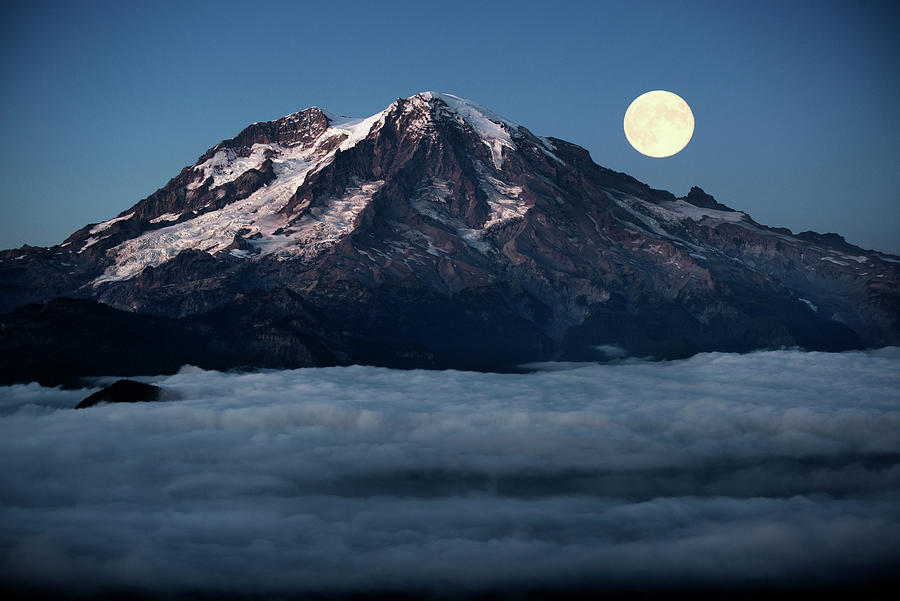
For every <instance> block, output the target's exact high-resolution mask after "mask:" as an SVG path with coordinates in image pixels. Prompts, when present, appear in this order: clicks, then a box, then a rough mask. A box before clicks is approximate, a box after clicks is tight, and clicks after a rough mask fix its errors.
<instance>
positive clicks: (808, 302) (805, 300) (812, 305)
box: [797, 298, 819, 313]
mask: <svg viewBox="0 0 900 601" xmlns="http://www.w3.org/2000/svg"><path fill="white" fill-rule="evenodd" d="M797 300H799V301H800V302H801V303H804V304H805V305H806V306H807V307H809V308H810V309H812V310H813V311H815V312H816V313H818V312H819V306H818V305H816V304H815V303H813V302H812V301H811V300H807V299H805V298H800V299H797Z"/></svg>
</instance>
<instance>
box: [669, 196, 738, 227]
mask: <svg viewBox="0 0 900 601" xmlns="http://www.w3.org/2000/svg"><path fill="white" fill-rule="evenodd" d="M659 206H660V207H662V208H663V209H665V210H666V211H669V212H671V213H674V214H675V215H677V216H678V217H680V218H682V219H685V218H686V219H690V220H692V221H703V220H704V219H710V220H712V221H719V222H727V223H739V222H741V221H745V219H746V217H747V214H746V213H741V212H740V211H719V210H718V209H706V208H703V207H698V206H694V205H692V204H691V203H689V202H685V201H683V200H674V201H666V202H661V203H659Z"/></svg>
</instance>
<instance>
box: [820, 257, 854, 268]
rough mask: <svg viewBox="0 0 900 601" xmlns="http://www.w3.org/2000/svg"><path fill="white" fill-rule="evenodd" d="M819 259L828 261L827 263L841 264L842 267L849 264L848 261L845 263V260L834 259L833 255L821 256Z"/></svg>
mask: <svg viewBox="0 0 900 601" xmlns="http://www.w3.org/2000/svg"><path fill="white" fill-rule="evenodd" d="M819 260H820V261H828V262H829V263H834V264H835V265H843V266H844V267H848V266H849V265H850V263H847V262H845V261H840V260H838V259H835V258H834V257H822V258H821V259H819Z"/></svg>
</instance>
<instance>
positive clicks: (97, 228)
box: [88, 213, 134, 234]
mask: <svg viewBox="0 0 900 601" xmlns="http://www.w3.org/2000/svg"><path fill="white" fill-rule="evenodd" d="M132 217H134V213H128V214H127V215H123V216H121V217H116V218H115V219H110V220H109V221H104V222H102V223H98V224H97V225H95V226H94V227H92V228H91V229H90V230H89V231H88V233H89V234H96V233H97V232H102V231H103V230H105V229H107V228H108V227H109V226H111V225H112V224H114V223H118V222H119V221H125V220H126V219H131V218H132Z"/></svg>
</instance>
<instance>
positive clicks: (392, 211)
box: [0, 92, 900, 382]
mask: <svg viewBox="0 0 900 601" xmlns="http://www.w3.org/2000/svg"><path fill="white" fill-rule="evenodd" d="M898 280H900V259H898V258H897V257H894V256H891V255H885V254H882V253H877V252H873V251H865V250H863V249H860V248H858V247H856V246H853V245H851V244H848V243H847V242H845V241H844V239H843V238H841V237H840V236H838V235H835V234H824V235H821V234H816V233H814V232H805V233H802V234H796V235H794V234H792V233H791V232H790V231H789V230H786V229H783V228H770V227H766V226H763V225H760V224H759V223H757V222H755V221H754V220H753V219H751V218H750V217H749V216H748V215H747V214H746V213H742V212H739V211H735V210H733V209H731V208H729V207H727V206H725V205H723V204H721V203H719V202H718V201H716V199H715V198H713V197H712V196H711V195H709V194H707V193H705V192H704V191H703V190H701V189H700V188H698V187H694V188H692V189H691V191H690V193H689V194H688V195H687V196H685V197H682V198H677V197H675V196H674V195H672V194H670V193H668V192H665V191H662V190H654V189H651V188H650V187H648V186H646V185H645V184H642V183H640V182H639V181H637V180H635V179H634V178H632V177H630V176H628V175H625V174H622V173H617V172H615V171H611V170H609V169H605V168H603V167H600V166H598V165H596V164H595V163H594V162H593V161H592V160H591V158H590V156H589V154H588V152H587V151H585V150H584V149H583V148H580V147H578V146H576V145H574V144H571V143H569V142H565V141H563V140H559V139H556V138H544V137H539V136H536V135H534V134H532V133H531V132H530V131H529V130H528V129H526V128H525V127H523V126H521V125H518V124H516V123H513V122H512V121H509V120H508V119H505V118H503V117H501V116H499V115H497V114H495V113H493V112H491V111H489V110H487V109H485V108H484V107H481V106H480V105H478V104H476V103H474V102H471V101H469V100H465V99H463V98H459V97H457V96H453V95H450V94H438V93H434V92H424V93H421V94H416V95H415V96H411V97H409V98H405V99H397V101H395V102H394V103H392V104H391V105H390V106H388V107H387V108H386V109H384V110H383V111H381V112H379V113H377V114H375V115H372V116H371V117H368V118H366V119H350V118H346V117H338V116H335V115H332V114H330V113H328V112H325V111H322V110H320V109H318V108H309V109H306V110H304V111H301V112H298V113H294V114H291V115H288V116H286V117H283V118H281V119H278V120H275V121H269V122H265V123H254V124H252V125H250V126H249V127H247V128H246V129H244V130H243V131H242V132H240V133H239V134H238V135H237V136H235V137H234V138H231V139H229V140H225V141H223V142H221V143H219V144H217V145H216V146H214V147H213V148H211V149H210V150H208V151H207V152H206V153H205V154H203V156H201V157H200V158H199V159H198V160H197V162H196V163H195V164H194V165H191V166H189V167H186V168H184V169H183V170H182V171H181V173H179V174H178V175H177V176H176V177H175V178H174V179H172V180H171V181H169V183H168V184H166V185H165V186H164V187H163V188H161V189H160V190H158V191H157V192H155V193H153V194H151V195H150V196H148V197H147V198H145V199H143V200H141V201H140V202H138V203H137V204H135V205H134V206H132V207H131V208H129V209H127V210H125V211H123V212H122V213H121V214H119V215H118V216H117V217H115V218H113V219H110V220H108V221H105V222H103V223H98V224H92V225H89V226H86V227H84V228H82V229H80V230H78V231H77V232H75V233H74V234H72V235H71V236H70V237H69V238H68V239H67V240H66V241H65V242H63V243H62V244H60V245H58V246H54V247H51V248H36V247H28V246H26V247H23V248H21V249H17V250H10V251H3V252H2V253H0V283H2V288H0V310H2V311H7V312H9V313H7V314H6V315H4V316H2V317H0V326H2V348H0V353H2V359H3V363H4V365H5V366H6V367H4V368H3V370H4V371H2V374H0V375H2V379H3V380H4V381H23V380H27V379H38V380H41V381H46V382H53V381H65V380H66V379H67V378H71V377H75V376H80V375H89V374H100V373H105V374H111V373H115V374H117V375H129V374H135V373H150V372H154V371H166V370H171V369H175V368H177V367H178V365H180V364H182V363H192V364H197V365H201V366H204V367H213V368H227V367H233V366H246V365H250V366H266V367H295V366H304V365H332V364H347V363H355V362H358V363H370V364H377V365H388V366H395V367H456V368H474V369H501V370H502V369H513V368H515V366H517V365H519V364H522V363H526V362H531V361H539V360H546V359H568V360H597V359H603V358H604V357H606V356H607V355H608V353H609V349H610V348H615V349H616V351H615V354H622V353H628V354H633V355H639V356H648V355H649V356H655V357H659V358H666V357H680V356H686V355H689V354H692V353H695V352H699V351H707V350H726V351H747V350H752V349H757V348H768V347H781V346H801V347H805V348H810V349H823V350H839V349H846V348H856V347H861V346H873V345H884V344H895V343H898V342H900V322H898V317H900V292H898ZM60 297H61V298H60ZM54 299H56V300H54Z"/></svg>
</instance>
